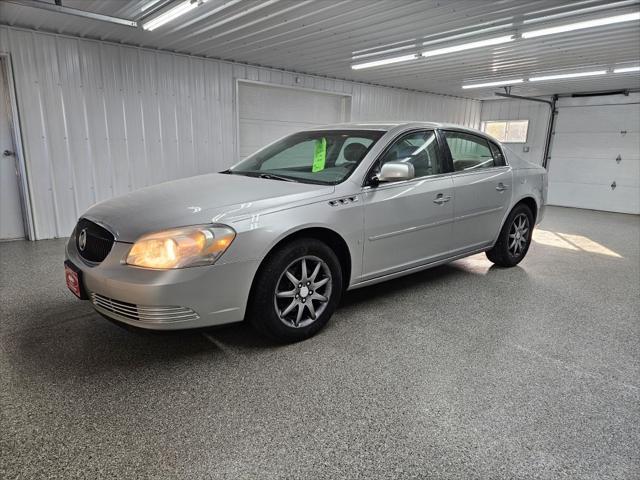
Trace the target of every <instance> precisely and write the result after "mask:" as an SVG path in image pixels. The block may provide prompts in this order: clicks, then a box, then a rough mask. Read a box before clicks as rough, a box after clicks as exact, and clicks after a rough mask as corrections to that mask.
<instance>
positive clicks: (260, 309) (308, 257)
mask: <svg viewBox="0 0 640 480" xmlns="http://www.w3.org/2000/svg"><path fill="white" fill-rule="evenodd" d="M341 294H342V269H341V268H340V263H339V261H338V258H337V257H336V254H335V253H334V252H333V250H332V249H331V248H329V247H328V246H327V245H326V244H324V243H323V242H321V241H319V240H316V239H313V238H301V239H298V240H294V241H293V242H291V243H288V244H286V245H284V246H283V247H281V248H280V249H279V250H277V251H276V252H275V253H273V254H272V255H270V256H269V257H268V258H267V259H266V260H265V264H264V265H263V266H262V268H261V269H260V271H259V272H258V275H257V276H256V279H255V281H254V287H253V289H252V291H251V298H249V305H248V314H249V315H248V319H249V322H250V323H251V324H252V325H253V326H254V328H256V330H258V331H259V332H261V333H263V334H265V335H267V336H269V337H271V338H273V339H275V340H278V341H282V342H296V341H299V340H304V339H305V338H308V337H310V336H312V335H314V334H315V333H316V332H318V330H320V329H321V328H322V327H323V326H324V325H325V324H326V323H327V322H328V321H329V318H330V317H331V315H332V314H333V312H334V310H335V309H336V307H337V305H338V302H339V301H340V296H341Z"/></svg>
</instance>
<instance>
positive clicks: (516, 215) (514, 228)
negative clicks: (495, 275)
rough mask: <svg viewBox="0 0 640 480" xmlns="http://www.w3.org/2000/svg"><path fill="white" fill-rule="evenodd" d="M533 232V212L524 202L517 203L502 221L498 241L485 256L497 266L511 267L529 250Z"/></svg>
mask: <svg viewBox="0 0 640 480" xmlns="http://www.w3.org/2000/svg"><path fill="white" fill-rule="evenodd" d="M532 234H533V214H532V213H531V210H530V209H529V207H527V206H526V205H524V204H520V205H517V206H516V207H515V208H514V209H513V210H512V211H511V213H510V214H509V216H508V217H507V221H506V222H504V225H503V226H502V230H501V231H500V236H499V237H498V241H497V242H496V244H495V245H494V246H493V248H492V249H491V250H488V251H487V252H486V255H487V258H488V259H489V260H491V261H492V262H493V263H495V264H496V265H498V266H499V267H513V266H515V265H517V264H518V263H520V262H521V261H522V259H523V258H524V257H525V255H526V254H527V252H528V251H529V245H530V244H531V235H532Z"/></svg>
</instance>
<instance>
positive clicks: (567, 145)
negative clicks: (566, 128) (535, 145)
mask: <svg viewBox="0 0 640 480" xmlns="http://www.w3.org/2000/svg"><path fill="white" fill-rule="evenodd" d="M556 135H557V134H556ZM562 137H563V139H564V141H563V142H557V143H555V144H554V145H553V156H554V157H575V158H584V157H594V158H595V157H597V158H602V159H605V158H613V159H615V158H616V157H617V156H618V155H620V156H622V158H623V159H625V160H626V159H627V158H634V159H638V158H640V147H639V145H640V133H627V134H626V135H620V132H613V133H603V132H599V133H582V132H580V133H578V132H571V133H563V134H562Z"/></svg>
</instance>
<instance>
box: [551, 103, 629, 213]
mask: <svg viewBox="0 0 640 480" xmlns="http://www.w3.org/2000/svg"><path fill="white" fill-rule="evenodd" d="M610 98H611V97H610ZM625 98H626V97H625ZM571 100H572V101H573V104H570V105H568V106H563V105H561V106H560V108H559V110H558V119H557V124H556V125H557V126H556V134H555V136H554V139H553V146H552V150H551V160H550V162H549V193H548V203H549V204H551V205H560V206H565V207H578V208H589V209H593V210H606V211H610V212H622V213H636V214H637V213H640V105H638V104H637V103H628V104H626V105H625V104H610V105H603V104H602V103H605V102H611V101H614V99H613V98H611V99H606V98H604V97H600V99H597V97H596V98H592V99H571ZM596 101H597V102H598V103H600V104H599V105H594V104H589V103H594V102H596ZM618 101H620V102H622V101H625V99H620V100H618ZM626 101H629V102H631V100H630V99H629V100H626ZM580 103H583V105H580Z"/></svg>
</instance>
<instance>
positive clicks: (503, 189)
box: [496, 182, 509, 192]
mask: <svg viewBox="0 0 640 480" xmlns="http://www.w3.org/2000/svg"><path fill="white" fill-rule="evenodd" d="M508 188H509V185H505V184H504V183H502V182H500V183H499V184H498V186H497V187H496V190H497V191H499V192H504V191H505V190H507V189H508Z"/></svg>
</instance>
